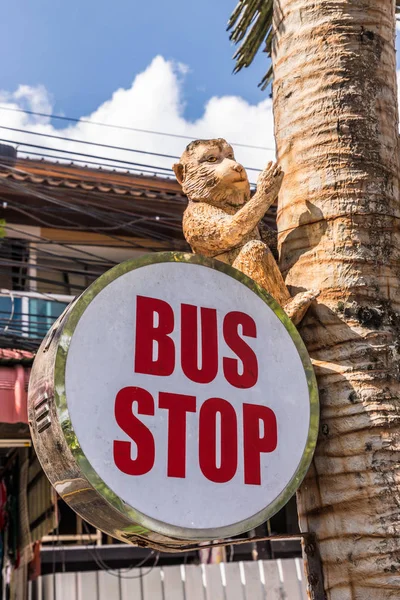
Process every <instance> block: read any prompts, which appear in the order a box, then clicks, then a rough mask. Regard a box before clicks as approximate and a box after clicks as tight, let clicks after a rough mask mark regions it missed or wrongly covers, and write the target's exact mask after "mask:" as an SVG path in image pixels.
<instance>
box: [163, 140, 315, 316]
mask: <svg viewBox="0 0 400 600" xmlns="http://www.w3.org/2000/svg"><path fill="white" fill-rule="evenodd" d="M173 169H174V172H175V175H176V178H177V180H178V181H179V183H180V184H181V185H182V189H183V191H184V193H185V194H186V195H187V197H188V199H189V204H188V206H187V208H186V210H185V213H184V215H183V233H184V236H185V238H186V240H187V242H188V243H189V244H190V246H191V248H192V250H193V252H194V253H195V254H202V255H203V256H208V257H211V258H215V259H217V260H221V261H223V262H225V263H228V264H229V265H232V266H233V267H235V268H236V269H238V270H239V271H242V273H244V274H245V275H248V276H249V277H251V278H252V279H253V280H254V281H256V282H257V283H258V284H259V285H260V286H261V287H263V288H264V289H265V290H266V291H267V292H268V293H269V294H270V295H271V296H272V297H273V298H275V300H276V301H277V302H278V303H279V304H280V305H281V306H282V307H283V308H284V310H285V311H286V313H287V315H288V316H289V317H290V318H291V319H292V321H293V323H294V324H295V325H296V324H298V323H299V322H300V321H301V319H302V318H303V316H304V315H305V313H306V311H307V308H308V307H309V305H310V304H311V302H312V301H313V300H314V299H315V298H316V297H317V296H318V292H316V291H314V290H312V291H307V292H301V293H299V294H297V295H296V296H295V297H294V298H291V296H290V294H289V291H288V289H287V287H286V285H285V282H284V281H283V277H282V275H281V272H280V271H279V267H278V265H277V264H276V261H275V259H274V257H273V255H272V252H271V251H270V249H269V247H268V246H267V245H266V244H265V243H264V242H263V241H261V237H260V231H259V223H260V221H261V219H262V218H263V216H264V215H265V213H266V212H267V210H268V208H269V207H270V206H271V204H272V203H273V202H274V200H275V199H276V198H277V196H278V193H279V189H280V186H281V183H282V179H283V173H282V171H281V169H280V167H279V166H278V165H277V164H272V163H269V165H268V166H267V168H266V169H265V170H264V171H263V172H262V173H261V174H260V176H259V178H258V182H257V191H256V193H255V194H254V195H253V196H252V197H250V184H249V181H248V178H247V174H246V171H245V169H244V168H243V167H242V165H240V164H239V163H238V162H236V160H235V156H234V152H233V149H232V146H230V145H229V144H228V143H227V142H226V141H225V140H224V139H221V138H219V139H215V140H196V141H194V142H191V143H190V144H189V145H188V146H187V148H186V150H185V151H184V153H183V154H182V156H181V159H180V162H179V163H178V164H175V165H174V166H173Z"/></svg>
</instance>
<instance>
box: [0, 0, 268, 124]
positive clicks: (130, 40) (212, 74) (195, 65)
mask: <svg viewBox="0 0 400 600" xmlns="http://www.w3.org/2000/svg"><path fill="white" fill-rule="evenodd" d="M235 3H236V2H235V0H218V1H215V0H214V1H211V0H203V1H202V2H194V1H193V2H190V0H189V1H188V0H174V1H172V2H165V0H148V1H147V2H146V1H143V2H138V1H135V0H114V1H112V2H111V1H109V0H108V1H105V0H68V1H67V2H66V1H65V0H64V1H61V0H13V1H12V2H6V3H4V5H3V6H2V19H1V23H0V53H1V56H3V57H7V60H3V61H2V70H1V73H2V74H1V88H2V89H6V90H9V91H11V90H14V89H15V88H16V87H17V86H18V85H20V84H26V85H31V86H36V85H38V84H42V85H44V86H45V87H46V89H47V90H48V92H49V93H50V94H51V95H52V97H53V100H54V109H55V110H56V111H59V112H64V113H65V114H67V115H72V116H78V117H79V116H81V115H84V114H88V113H90V112H92V111H93V110H95V109H96V108H97V107H98V106H99V104H100V103H101V102H103V101H105V100H106V99H107V98H109V97H110V96H111V94H112V93H113V92H114V91H115V90H116V89H118V88H120V87H124V88H127V87H128V86H129V85H130V84H131V83H132V80H133V78H134V76H135V75H136V74H137V73H140V72H141V71H144V70H145V69H146V67H147V66H148V65H149V63H150V62H151V60H152V59H153V58H154V57H155V56H156V55H158V54H160V55H162V56H163V57H164V58H165V59H167V60H174V61H177V62H181V63H185V64H186V65H187V66H188V67H189V69H190V71H189V72H188V74H187V75H186V77H185V85H184V89H183V94H184V97H183V100H184V101H185V109H184V114H185V116H186V118H188V119H194V118H198V117H199V116H200V115H201V114H202V112H203V109H204V104H205V102H206V101H207V100H208V99H209V98H210V97H212V96H221V95H238V96H241V97H242V98H244V99H246V100H247V101H249V102H250V103H252V104H254V103H258V102H260V101H261V100H263V99H264V98H265V97H267V94H266V93H265V92H264V93H262V92H261V91H260V90H259V89H258V88H257V84H258V82H259V81H260V79H261V77H262V75H263V73H264V71H265V70H266V65H267V57H266V55H265V54H264V55H261V56H259V57H258V59H257V60H256V62H255V64H254V66H252V67H250V68H249V69H245V70H244V71H242V72H241V73H239V74H238V75H235V76H234V75H232V69H233V66H234V63H233V61H232V55H233V52H234V48H233V46H232V45H231V43H230V41H229V38H228V34H227V32H226V31H225V29H226V23H227V20H228V17H229V15H230V13H231V11H232V9H233V8H234V7H235Z"/></svg>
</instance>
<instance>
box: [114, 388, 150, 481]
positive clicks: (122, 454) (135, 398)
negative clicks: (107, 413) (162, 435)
mask: <svg viewBox="0 0 400 600" xmlns="http://www.w3.org/2000/svg"><path fill="white" fill-rule="evenodd" d="M134 402H137V412H138V414H139V415H151V416H154V400H153V397H152V395H151V394H150V393H149V392H147V391H146V390H144V389H142V388H139V387H125V388H123V389H122V390H120V391H119V392H118V394H117V397H116V399H115V408H114V411H115V419H116V421H117V423H118V425H119V426H120V428H121V429H122V431H123V432H124V433H126V435H127V436H129V437H130V438H131V440H133V441H134V442H135V444H136V447H137V456H136V458H135V459H134V460H133V459H132V457H131V447H132V443H131V442H127V441H122V440H114V448H113V450H114V462H115V464H116V466H117V467H118V469H119V470H120V471H122V472H123V473H126V474H127V475H144V474H145V473H148V472H149V471H151V469H152V468H153V465H154V460H155V445H154V438H153V435H152V433H151V431H150V430H149V429H148V428H147V427H146V425H145V424H144V423H142V421H140V420H139V419H138V418H137V417H135V415H134V414H133V412H132V408H133V403H134Z"/></svg>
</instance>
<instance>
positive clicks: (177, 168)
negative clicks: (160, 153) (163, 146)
mask: <svg viewBox="0 0 400 600" xmlns="http://www.w3.org/2000/svg"><path fill="white" fill-rule="evenodd" d="M172 169H173V171H174V173H175V177H176V178H177V180H178V182H179V183H180V184H181V185H182V183H183V182H184V179H185V167H184V165H182V163H176V164H174V165H172Z"/></svg>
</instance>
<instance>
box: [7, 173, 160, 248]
mask: <svg viewBox="0 0 400 600" xmlns="http://www.w3.org/2000/svg"><path fill="white" fill-rule="evenodd" d="M0 166H6V165H0ZM13 170H16V171H18V170H19V169H13ZM21 172H22V173H24V171H21ZM3 185H5V186H6V187H10V188H11V189H14V190H15V189H16V190H20V189H23V190H24V192H25V193H27V194H28V195H30V196H34V197H36V198H40V199H42V200H45V201H47V202H51V203H52V204H55V205H57V206H61V207H63V208H68V209H69V210H71V211H75V212H78V213H81V214H84V215H86V214H87V211H86V210H85V209H83V208H80V207H79V206H74V205H71V204H68V203H67V202H64V201H63V200H59V199H57V198H54V197H53V196H50V195H48V194H43V193H41V192H38V191H32V190H30V189H29V188H27V187H26V186H24V185H22V184H21V183H17V182H12V181H9V180H4V181H3ZM92 216H93V217H94V218H95V219H97V220H98V221H100V222H103V223H106V224H107V225H108V224H109V222H110V219H109V215H108V214H107V215H106V218H104V217H100V216H98V215H96V214H95V213H94V211H93V210H92ZM59 218H60V220H64V221H69V222H70V223H71V220H70V219H65V218H63V217H59ZM114 222H115V221H114ZM72 223H73V224H74V222H73V221H72ZM126 229H127V230H128V228H126ZM140 229H141V228H140V227H137V228H136V233H137V232H138V231H139V230H140ZM93 231H95V232H97V233H101V234H102V235H104V236H106V237H108V238H111V239H114V240H117V241H121V238H120V237H118V236H114V235H112V234H110V233H104V232H103V231H100V230H98V228H96V229H95V228H93ZM133 233H135V231H133ZM153 237H156V236H155V235H154V234H153ZM157 237H158V238H159V239H161V240H162V239H163V238H164V241H165V240H169V238H168V237H167V236H162V235H161V234H158V236H157ZM122 241H123V242H124V243H125V244H126V246H125V247H129V246H130V247H132V248H134V249H136V250H137V249H138V248H142V249H145V250H151V248H149V247H148V246H143V244H140V243H139V242H137V244H136V245H133V244H132V243H130V242H129V241H127V240H122Z"/></svg>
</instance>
